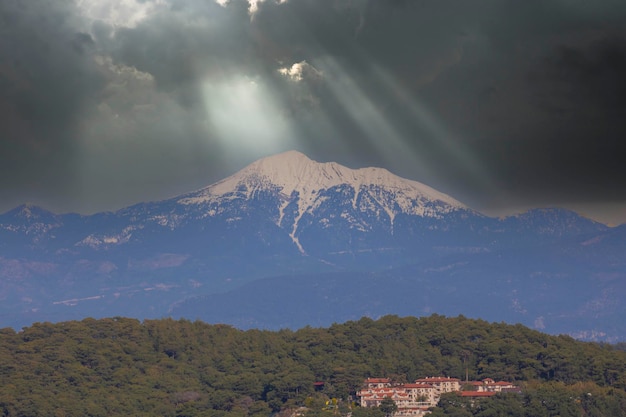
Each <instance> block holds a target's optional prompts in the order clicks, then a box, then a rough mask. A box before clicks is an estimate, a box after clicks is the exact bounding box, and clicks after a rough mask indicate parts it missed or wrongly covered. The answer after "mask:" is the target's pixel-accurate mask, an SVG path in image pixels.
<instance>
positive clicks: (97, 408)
mask: <svg viewBox="0 0 626 417" xmlns="http://www.w3.org/2000/svg"><path fill="white" fill-rule="evenodd" d="M1 332H2V333H1V337H0V414H1V415H5V416H31V417H33V416H48V415H65V416H84V415H91V416H118V415H134V416H154V415H160V416H223V417H235V416H246V415H255V416H267V415H269V414H270V413H271V412H272V411H279V410H282V409H286V408H292V407H297V406H301V405H306V404H308V405H309V406H311V407H313V406H312V404H314V403H316V401H317V400H319V399H320V398H322V399H323V398H333V397H334V398H339V399H344V401H343V402H342V404H344V405H346V406H347V404H349V403H348V402H346V400H347V398H348V396H349V395H352V394H354V392H355V391H356V390H357V389H358V388H359V387H360V386H361V384H362V382H363V380H364V379H365V378H366V377H370V376H388V377H392V378H399V379H402V378H404V379H406V380H409V381H410V380H414V379H416V378H419V377H423V376H429V375H446V376H452V377H462V376H463V375H464V374H465V368H464V365H463V360H464V358H465V359H467V361H468V364H469V365H468V371H469V377H470V379H481V377H482V378H485V377H491V378H494V379H497V380H500V379H504V380H510V381H514V382H516V383H518V384H520V385H521V386H523V387H525V389H526V394H525V395H531V396H535V397H533V398H535V399H536V398H540V396H541V395H553V394H555V393H560V394H562V393H564V392H565V393H567V394H568V395H573V394H572V393H574V392H579V391H580V389H587V390H588V391H589V390H592V391H593V393H594V394H596V395H597V397H594V398H593V401H592V400H589V401H588V404H587V405H585V407H588V408H589V409H590V410H591V409H592V408H593V407H595V408H594V409H596V408H598V407H601V406H602V407H608V406H609V405H610V406H615V404H617V406H619V404H626V393H625V391H624V389H625V388H626V352H624V351H621V350H617V349H615V348H612V347H611V346H608V345H606V346H601V345H597V344H593V343H583V342H578V341H575V340H573V339H571V338H569V337H564V336H558V337H557V336H549V335H546V334H542V333H540V332H537V331H534V330H530V329H528V328H526V327H523V326H521V325H515V326H512V325H506V324H502V323H491V324H490V323H487V322H485V321H480V320H470V319H466V318H464V317H462V316H461V317H456V318H446V317H443V316H436V315H435V316H431V317H427V318H420V319H417V318H412V317H406V318H399V317H397V316H387V317H384V318H381V319H380V320H376V321H374V320H371V319H368V318H363V319H360V320H358V321H351V322H346V323H343V324H334V325H332V326H330V327H328V328H311V327H306V328H303V329H300V330H297V331H291V330H281V331H276V332H270V331H260V330H248V331H242V330H237V329H235V328H232V327H230V326H226V325H208V324H205V323H202V322H190V321H186V320H181V321H173V320H170V319H167V320H148V321H145V322H143V323H140V322H139V321H137V320H134V319H126V318H111V319H102V320H94V319H85V320H83V321H80V322H76V321H73V322H63V323H58V324H51V323H37V324H34V325H33V326H31V327H28V328H25V329H24V330H23V331H21V332H17V333H16V332H14V331H13V330H11V329H3V330H2V331H1ZM315 381H321V382H324V388H323V390H322V391H318V392H316V391H315V387H314V384H313V383H314V382H315ZM581 387H582V388H581ZM541 390H543V391H541ZM541 392H543V394H541ZM577 395H578V394H577ZM537 396H539V397H537ZM520 398H521V397H520ZM524 398H525V397H524ZM322 403H323V402H322ZM580 407H582V405H581V406H580ZM580 407H579V406H577V408H576V411H577V412H580V411H581V410H582V409H581V408H580ZM313 408H314V407H313ZM361 411H364V410H361ZM440 411H441V410H440ZM310 412H311V413H313V412H314V410H311V411H310ZM359 412H360V411H359ZM357 414H358V413H357ZM311 415H314V414H311ZM546 415H553V414H546ZM562 415H567V414H562ZM576 415H577V416H578V415H580V414H576ZM612 415H624V414H612Z"/></svg>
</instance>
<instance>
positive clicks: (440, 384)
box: [356, 376, 518, 417]
mask: <svg viewBox="0 0 626 417" xmlns="http://www.w3.org/2000/svg"><path fill="white" fill-rule="evenodd" d="M463 388H466V390H465V391H463ZM467 388H469V389H467ZM513 389H518V388H517V387H516V386H515V385H513V384H511V383H510V382H504V381H500V382H494V381H493V380H492V379H490V378H487V379H485V380H483V381H471V382H468V383H466V384H463V385H461V380H460V379H458V378H451V377H442V376H439V377H427V378H421V379H418V380H416V381H415V382H414V383H396V382H394V381H392V380H391V379H389V378H368V379H366V380H365V381H364V384H363V388H362V389H361V390H360V391H358V392H357V393H356V395H357V397H359V398H360V405H361V407H378V408H379V409H380V410H381V411H382V412H383V413H385V415H386V416H387V417H390V416H393V417H420V416H423V415H425V414H427V413H428V412H429V409H430V408H431V407H434V406H436V405H437V403H438V402H439V398H440V397H441V395H442V394H446V393H450V392H457V393H459V394H460V395H462V396H467V397H473V396H480V397H485V396H491V395H493V394H495V393H496V392H500V391H504V390H513ZM473 394H476V395H473Z"/></svg>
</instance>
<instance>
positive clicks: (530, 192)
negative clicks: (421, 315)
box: [0, 0, 626, 211]
mask: <svg viewBox="0 0 626 417" xmlns="http://www.w3.org/2000/svg"><path fill="white" fill-rule="evenodd" d="M85 4H87V6H89V7H90V8H88V10H89V11H90V13H92V14H89V13H86V12H85V10H87V9H85V7H84V6H85ZM105 4H106V5H107V7H109V9H110V10H113V9H114V7H113V6H116V7H117V6H119V7H122V6H124V7H130V8H131V9H132V8H143V9H141V10H143V12H145V13H144V14H145V17H142V16H144V14H142V13H135V14H133V15H132V16H139V17H137V18H136V19H130V18H127V19H126V21H120V20H119V18H120V16H122V17H124V16H125V15H124V13H122V12H119V11H118V12H117V13H112V12H111V13H108V14H107V10H109V9H107V8H103V5H105ZM257 6H258V10H256V12H255V13H254V14H253V15H251V14H250V12H249V7H250V5H249V4H248V2H247V1H245V0H230V1H229V2H227V3H226V5H225V6H221V5H220V4H218V3H217V2H214V1H210V0H203V1H200V0H192V1H184V2H183V1H174V0H171V1H161V2H156V1H152V2H151V1H143V2H137V3H132V2H127V3H123V4H122V3H121V2H115V1H113V0H111V1H108V2H107V1H102V2H95V1H89V0H85V1H83V4H82V8H79V7H77V5H76V3H74V2H72V1H55V2H28V3H24V2H18V1H4V2H1V3H0V19H2V23H1V27H2V29H1V30H2V34H3V36H2V38H1V40H0V42H1V45H2V49H0V90H1V91H0V93H1V94H0V106H1V108H2V112H1V116H0V117H2V126H3V137H2V138H1V142H0V146H1V147H2V148H1V150H2V154H1V155H0V162H2V168H0V169H2V170H3V171H2V174H3V175H2V182H3V185H2V192H3V194H6V196H7V198H9V194H10V193H9V191H7V190H11V189H13V190H18V189H19V190H28V189H30V190H33V192H32V193H31V194H33V195H36V194H37V193H41V190H42V189H43V188H44V187H45V188H47V189H49V190H53V191H58V190H63V189H66V190H70V189H71V187H70V185H69V184H73V185H72V186H76V187H79V188H80V189H81V190H82V194H80V193H78V194H73V195H69V196H67V198H66V197H64V198H66V201H67V204H66V205H65V206H64V205H63V204H61V200H58V201H56V202H55V205H56V207H61V208H62V209H75V210H90V211H93V210H97V209H99V208H115V207H121V206H123V205H124V204H129V203H131V202H135V201H138V200H145V199H156V198H163V197H166V196H167V195H171V194H173V193H176V192H183V191H187V190H188V189H189V188H194V187H199V186H201V185H204V184H205V183H207V182H210V181H213V180H217V179H220V178H221V177H223V176H225V175H227V174H229V173H231V172H233V171H234V170H236V169H238V168H240V167H241V166H243V164H244V163H246V162H250V161H251V160H252V159H254V158H257V157H261V156H264V154H266V153H267V152H270V151H275V150H287V149H289V148H293V147H296V148H298V149H300V150H303V151H305V152H307V153H308V154H309V155H310V156H312V157H313V158H315V159H318V160H325V161H327V160H336V161H338V162H341V163H346V164H348V165H351V166H355V167H356V166H363V165H370V164H372V165H382V166H385V167H386V168H389V169H391V170H392V171H394V172H396V173H398V174H400V175H403V176H407V177H410V178H412V179H416V180H419V181H423V182H426V183H428V184H430V185H433V186H435V187H437V188H440V189H442V190H443V191H444V192H447V193H450V194H452V195H454V196H455V197H458V198H460V199H462V200H464V201H467V202H468V203H470V204H473V205H475V206H476V207H478V208H487V209H493V210H496V209H498V208H502V209H504V208H510V209H514V208H515V207H518V206H520V207H521V206H528V205H531V204H539V205H544V204H547V205H553V204H562V203H581V202H591V201H595V202H601V201H612V202H624V203H626V191H625V190H624V189H623V187H622V186H621V184H623V183H625V181H626V166H624V165H623V164H621V163H620V162H621V161H620V160H619V159H620V155H621V154H623V151H624V150H625V149H624V145H623V137H624V136H625V134H626V127H625V125H624V122H623V121H622V120H624V119H626V117H624V116H625V114H624V112H625V109H624V108H625V100H626V99H625V97H626V91H625V88H626V87H625V83H626V81H624V80H625V78H624V77H623V74H624V73H625V72H624V70H625V69H626V68H625V66H626V64H625V52H626V46H625V45H626V31H625V30H624V29H623V28H624V27H626V4H624V3H623V2H622V1H617V0H607V1H602V2H594V3H592V2H578V1H569V0H550V1H544V0H541V1H540V0H528V1H524V2H520V1H513V0H498V1H496V0H492V1H459V0H456V1H455V0H438V1H426V0H328V1H320V0H288V1H286V2H278V1H273V0H266V1H262V2H257ZM131 9H120V10H126V11H128V10H131ZM132 10H135V9H132ZM132 10H131V11H132ZM135 11H136V10H135ZM126 14H127V15H128V16H131V14H130V12H128V13H126ZM116 18H117V19H118V20H116ZM242 111H244V112H245V111H248V112H256V113H258V114H256V115H254V114H248V115H246V114H242V113H241V112H242ZM228 112H232V115H231V116H229V114H230V113H228ZM225 114H226V116H225ZM218 116H219V117H218ZM228 117H230V119H232V121H230V120H228ZM273 127H276V128H275V129H274V130H272V129H273ZM263 130H265V131H263ZM272 135H275V136H277V138H276V139H277V140H276V141H275V143H274V144H273V145H271V146H270V144H269V143H268V144H267V147H264V146H265V145H264V144H263V143H262V142H261V141H263V140H268V138H269V137H271V136H272ZM244 136H253V138H250V137H244ZM257 136H258V137H257ZM282 148H284V149H282ZM264 149H265V150H264ZM76 166H78V167H79V168H76ZM42 178H45V179H42ZM53 183H55V184H56V183H58V185H53ZM77 184H78V185H77ZM95 189H97V190H98V192H97V193H96V192H95V191H93V190H95ZM137 190H141V191H140V192H138V191H137ZM15 199H16V198H14V200H15ZM42 200H44V201H45V198H42ZM5 204H7V203H5ZM5 208H8V207H5Z"/></svg>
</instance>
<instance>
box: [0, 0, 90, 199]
mask: <svg viewBox="0 0 626 417" xmlns="http://www.w3.org/2000/svg"><path fill="white" fill-rule="evenodd" d="M0 27H1V28H2V29H0V33H1V34H2V36H0V125H1V126H2V133H1V135H2V139H1V140H0V198H1V199H3V200H5V201H6V200H9V199H11V197H12V195H14V194H15V193H17V194H22V193H23V197H24V198H32V197H33V196H34V194H45V193H47V191H46V190H48V191H49V192H50V195H48V196H47V197H48V198H54V195H53V194H59V193H63V192H64V191H65V190H66V188H67V187H68V182H69V181H70V180H71V174H72V171H71V161H72V153H73V147H72V144H71V136H72V132H71V129H72V125H73V122H74V121H75V120H76V119H77V118H79V117H80V114H81V107H82V105H83V104H84V103H85V101H88V100H89V99H90V97H91V95H92V94H93V93H94V92H95V91H97V90H98V88H99V86H100V85H101V80H100V78H99V76H98V73H97V71H95V68H94V65H93V64H92V63H91V61H90V53H91V49H92V48H93V46H94V45H93V39H92V38H91V36H90V35H89V34H88V33H85V32H83V31H81V28H80V21H79V20H78V18H77V16H76V13H75V10H74V8H73V7H72V6H71V4H70V3H69V2H61V1H58V2H45V1H33V2H23V1H18V0H7V1H2V2H0ZM20 197H22V196H20Z"/></svg>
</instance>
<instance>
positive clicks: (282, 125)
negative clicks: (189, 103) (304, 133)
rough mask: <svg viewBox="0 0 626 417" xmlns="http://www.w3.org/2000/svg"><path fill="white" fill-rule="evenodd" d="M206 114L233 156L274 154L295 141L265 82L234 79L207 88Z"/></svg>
mask: <svg viewBox="0 0 626 417" xmlns="http://www.w3.org/2000/svg"><path fill="white" fill-rule="evenodd" d="M203 96H204V100H205V106H206V111H207V113H208V115H209V118H210V123H211V128H212V131H213V132H214V133H215V135H216V138H217V140H218V141H219V143H220V146H221V147H222V148H223V149H226V150H227V151H228V152H233V153H237V152H240V153H250V155H256V154H258V153H268V154H269V153H274V152H278V151H279V150H280V149H284V148H285V147H288V146H290V145H292V146H293V140H294V138H295V136H294V134H293V130H292V129H291V126H290V122H289V120H288V119H287V117H286V115H285V114H284V112H283V111H282V110H281V109H280V107H279V106H278V104H277V102H276V100H275V99H274V98H273V96H272V93H271V92H270V90H269V89H268V88H267V86H265V85H264V84H263V83H262V81H260V80H258V79H257V80H255V79H252V78H249V77H245V76H234V77H232V78H230V79H228V80H224V81H222V82H220V83H217V84H212V83H211V82H207V83H205V85H204V86H203Z"/></svg>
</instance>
